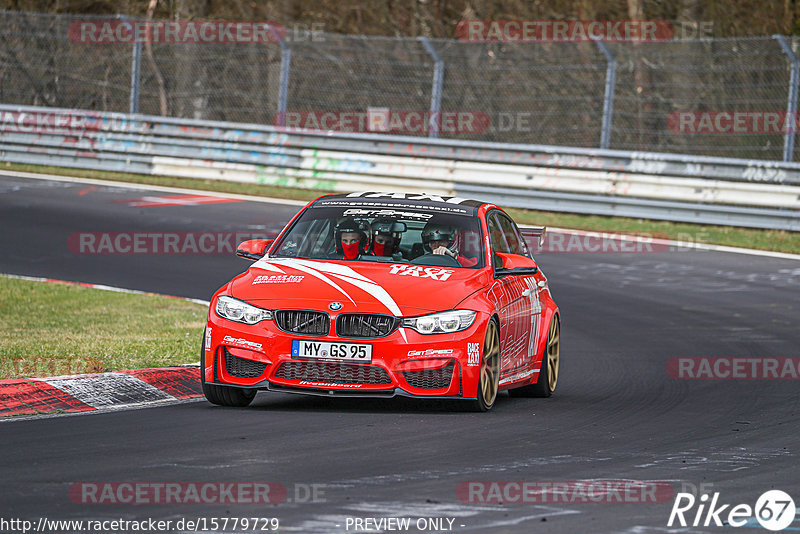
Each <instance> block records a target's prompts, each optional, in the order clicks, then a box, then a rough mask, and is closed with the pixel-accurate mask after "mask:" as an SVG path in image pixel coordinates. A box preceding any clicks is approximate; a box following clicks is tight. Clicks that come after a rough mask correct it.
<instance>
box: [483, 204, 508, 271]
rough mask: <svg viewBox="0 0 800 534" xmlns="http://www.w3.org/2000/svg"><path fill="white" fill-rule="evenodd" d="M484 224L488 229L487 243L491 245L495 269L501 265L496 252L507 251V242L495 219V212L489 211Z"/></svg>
mask: <svg viewBox="0 0 800 534" xmlns="http://www.w3.org/2000/svg"><path fill="white" fill-rule="evenodd" d="M486 226H487V228H488V229H489V243H490V244H491V245H492V265H493V266H494V268H495V269H499V268H500V266H501V265H502V262H501V261H500V258H499V257H498V256H497V253H498V252H502V253H506V254H507V253H508V252H509V250H508V243H506V238H505V236H504V235H503V228H502V227H501V226H500V222H499V221H498V220H497V213H490V214H489V217H488V219H487V220H486Z"/></svg>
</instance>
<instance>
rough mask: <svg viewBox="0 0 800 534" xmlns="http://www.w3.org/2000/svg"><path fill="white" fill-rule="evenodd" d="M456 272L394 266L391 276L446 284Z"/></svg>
mask: <svg viewBox="0 0 800 534" xmlns="http://www.w3.org/2000/svg"><path fill="white" fill-rule="evenodd" d="M454 272H455V271H454V270H453V269H439V268H438V267H422V266H421V265H397V264H395V265H392V267H391V269H389V274H396V275H399V276H413V277H415V278H430V279H432V280H437V281H439V282H444V281H445V280H447V279H448V278H450V275H452V274H453V273H454Z"/></svg>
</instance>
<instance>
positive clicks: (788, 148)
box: [772, 35, 800, 161]
mask: <svg viewBox="0 0 800 534" xmlns="http://www.w3.org/2000/svg"><path fill="white" fill-rule="evenodd" d="M772 38H773V39H775V40H776V41H778V44H779V45H780V46H781V50H783V53H784V54H786V57H787V58H788V59H789V62H790V63H791V67H790V71H789V98H788V100H787V102H786V115H787V119H788V117H793V116H794V114H795V113H796V112H797V82H798V77H800V60H798V59H797V55H796V54H795V53H794V50H792V47H791V46H789V43H788V42H787V41H786V37H784V36H783V35H773V36H772ZM784 122H786V123H788V120H787V121H784ZM793 158H794V128H787V129H786V132H785V133H784V137H783V161H792V159H793Z"/></svg>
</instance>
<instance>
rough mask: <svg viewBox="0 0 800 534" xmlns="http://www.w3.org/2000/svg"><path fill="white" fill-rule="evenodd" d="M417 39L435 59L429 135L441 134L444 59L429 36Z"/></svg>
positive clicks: (436, 135)
mask: <svg viewBox="0 0 800 534" xmlns="http://www.w3.org/2000/svg"><path fill="white" fill-rule="evenodd" d="M417 39H419V41H420V42H421V43H422V46H424V47H425V50H426V51H427V52H428V54H430V56H431V58H432V59H433V86H432V87H431V118H430V124H429V126H430V128H429V129H428V137H438V136H439V124H440V122H441V118H440V117H439V111H440V110H441V107H442V84H443V83H444V60H443V59H442V58H441V56H439V53H438V52H436V49H435V48H434V47H433V45H432V44H431V42H430V41H429V40H428V38H427V37H424V36H420V37H418V38H417Z"/></svg>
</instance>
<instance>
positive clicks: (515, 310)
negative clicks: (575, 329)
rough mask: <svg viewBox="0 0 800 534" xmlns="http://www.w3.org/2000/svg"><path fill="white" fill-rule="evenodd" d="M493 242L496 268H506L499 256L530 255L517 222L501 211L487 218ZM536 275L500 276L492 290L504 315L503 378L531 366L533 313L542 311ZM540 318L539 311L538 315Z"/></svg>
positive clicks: (501, 377)
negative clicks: (498, 254)
mask: <svg viewBox="0 0 800 534" xmlns="http://www.w3.org/2000/svg"><path fill="white" fill-rule="evenodd" d="M486 222H487V228H488V230H489V242H490V244H491V247H492V267H493V269H494V270H495V271H497V269H499V268H501V267H502V264H501V262H500V258H499V256H497V255H496V254H497V253H498V252H499V253H510V254H522V255H525V256H529V254H528V250H527V247H526V246H525V241H524V240H523V239H522V236H521V235H520V233H519V230H518V229H517V228H516V225H514V223H513V221H511V219H509V218H508V216H506V215H505V214H504V213H502V212H501V211H499V210H494V211H491V212H489V214H488V216H487V221H486ZM536 289H537V286H536V280H535V278H534V277H533V276H519V275H506V276H499V275H496V277H495V281H494V283H493V285H492V286H491V288H490V290H489V297H490V298H492V299H494V301H495V306H496V309H497V310H498V313H499V315H500V355H501V364H500V379H501V381H502V379H503V376H504V375H505V376H509V375H512V374H514V373H516V372H518V371H519V370H521V369H523V368H525V367H527V366H529V365H530V363H531V355H532V350H531V345H532V342H533V339H532V338H533V336H532V335H531V333H532V332H535V328H534V326H538V323H536V324H534V323H533V321H532V312H533V310H535V309H537V308H538V291H536ZM537 318H538V312H537Z"/></svg>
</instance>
